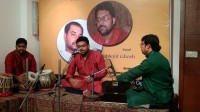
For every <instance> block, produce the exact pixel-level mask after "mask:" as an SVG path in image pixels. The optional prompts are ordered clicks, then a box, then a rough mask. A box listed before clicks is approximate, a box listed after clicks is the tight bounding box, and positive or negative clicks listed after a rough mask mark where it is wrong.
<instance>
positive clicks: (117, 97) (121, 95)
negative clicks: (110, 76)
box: [101, 81, 131, 103]
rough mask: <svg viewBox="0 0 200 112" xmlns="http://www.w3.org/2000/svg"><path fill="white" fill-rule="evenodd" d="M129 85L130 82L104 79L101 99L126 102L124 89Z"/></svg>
mask: <svg viewBox="0 0 200 112" xmlns="http://www.w3.org/2000/svg"><path fill="white" fill-rule="evenodd" d="M130 87H131V83H130V82H127V83H125V82H123V83H122V82H117V81H105V82H103V83H102V96H101V101H106V102H119V103H126V90H128V89H129V88H130Z"/></svg>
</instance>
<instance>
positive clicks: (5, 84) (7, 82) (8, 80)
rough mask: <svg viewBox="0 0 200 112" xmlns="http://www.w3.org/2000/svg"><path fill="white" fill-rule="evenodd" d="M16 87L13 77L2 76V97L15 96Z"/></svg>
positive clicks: (0, 81)
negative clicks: (13, 89)
mask: <svg viewBox="0 0 200 112" xmlns="http://www.w3.org/2000/svg"><path fill="white" fill-rule="evenodd" d="M13 87H14V84H13V78H12V76H8V75H6V74H0V96H3V97H4V96H11V95H13V92H12V88H13Z"/></svg>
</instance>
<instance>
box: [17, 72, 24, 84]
mask: <svg viewBox="0 0 200 112" xmlns="http://www.w3.org/2000/svg"><path fill="white" fill-rule="evenodd" d="M16 79H17V80H18V82H19V83H21V84H22V83H24V82H25V81H26V76H25V74H21V75H19V76H16Z"/></svg>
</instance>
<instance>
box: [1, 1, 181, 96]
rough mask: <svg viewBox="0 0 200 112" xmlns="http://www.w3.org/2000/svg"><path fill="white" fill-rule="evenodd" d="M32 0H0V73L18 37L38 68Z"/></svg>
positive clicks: (176, 40)
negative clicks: (21, 38) (22, 39)
mask: <svg viewBox="0 0 200 112" xmlns="http://www.w3.org/2000/svg"><path fill="white" fill-rule="evenodd" d="M32 1H37V0H0V2H1V3H0V39H1V41H0V73H2V72H4V71H5V66H4V59H5V56H6V54H7V53H9V52H10V51H12V50H14V49H15V41H16V39H17V38H19V37H23V38H26V39H27V41H28V48H27V50H28V51H30V52H31V53H33V54H34V56H35V58H36V61H37V69H38V70H39V64H40V63H39V62H40V59H39V57H40V56H39V37H36V36H33V35H32ZM172 1H174V22H173V23H174V25H173V27H174V31H173V32H174V34H173V37H174V38H173V43H172V44H173V46H174V48H173V52H172V54H173V61H172V62H173V63H172V67H173V68H172V70H173V71H172V72H173V77H174V91H175V93H178V87H179V44H180V43H179V40H180V0H172Z"/></svg>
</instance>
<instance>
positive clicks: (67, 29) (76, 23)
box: [65, 21, 83, 33]
mask: <svg viewBox="0 0 200 112" xmlns="http://www.w3.org/2000/svg"><path fill="white" fill-rule="evenodd" d="M71 25H76V26H79V27H80V28H81V30H82V33H83V27H82V26H81V24H79V23H78V22H75V21H72V22H70V23H68V24H67V25H66V26H65V33H68V31H69V29H70V26H71Z"/></svg>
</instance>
